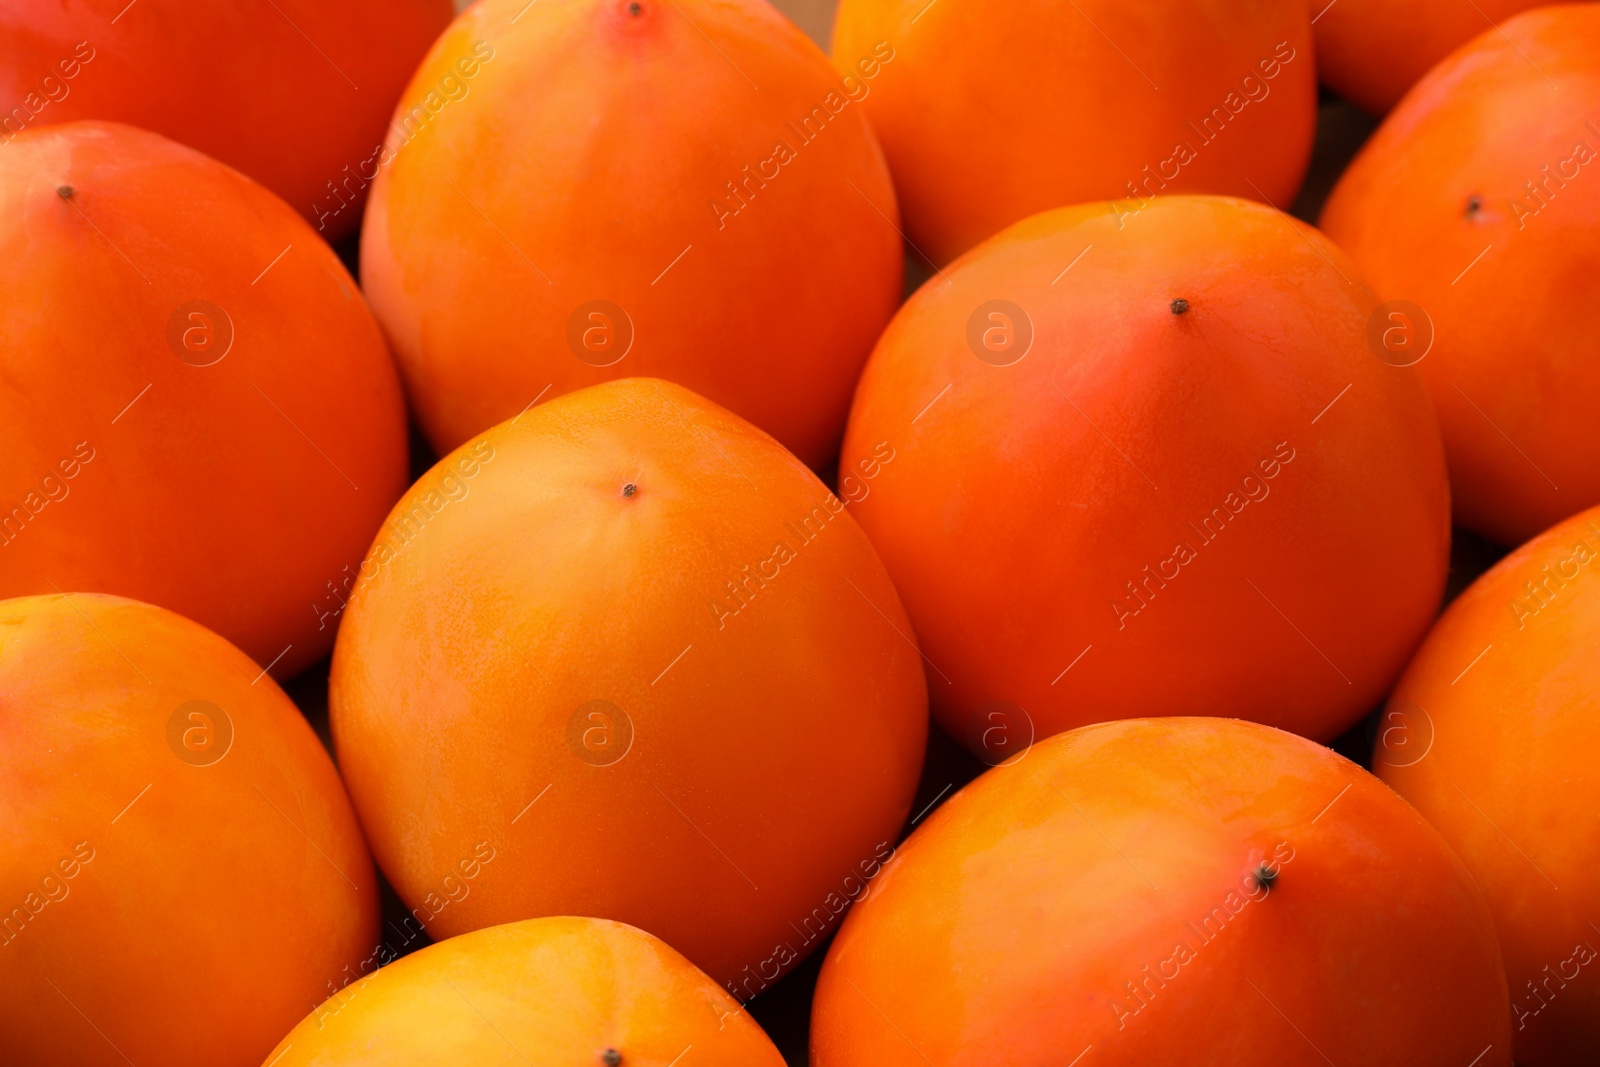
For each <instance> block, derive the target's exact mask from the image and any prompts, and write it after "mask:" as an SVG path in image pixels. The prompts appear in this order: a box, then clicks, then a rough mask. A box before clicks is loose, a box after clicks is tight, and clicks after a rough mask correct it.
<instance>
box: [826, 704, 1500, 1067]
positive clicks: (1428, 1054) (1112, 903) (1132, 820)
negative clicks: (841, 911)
mask: <svg viewBox="0 0 1600 1067" xmlns="http://www.w3.org/2000/svg"><path fill="white" fill-rule="evenodd" d="M1091 1050H1092V1051H1091ZM1085 1053H1087V1055H1085ZM811 1054H812V1062H814V1063H818V1064H827V1065H828V1067H901V1065H904V1067H914V1065H917V1064H928V1063H936V1064H957V1063H959V1064H963V1065H965V1067H1013V1065H1016V1064H1031V1063H1051V1064H1069V1063H1072V1062H1073V1061H1074V1058H1078V1059H1081V1060H1082V1061H1083V1062H1084V1063H1085V1064H1087V1063H1090V1062H1093V1063H1096V1064H1102V1065H1104V1067H1135V1065H1137V1067H1177V1065H1180V1064H1225V1063H1226V1064H1244V1063H1272V1064H1286V1065H1290V1064H1292V1065H1294V1067H1326V1065H1327V1064H1329V1063H1336V1064H1339V1065H1340V1067H1394V1065H1396V1064H1407V1065H1408V1067H1465V1065H1466V1064H1469V1063H1470V1064H1473V1065H1474V1067H1507V1065H1509V1064H1510V1063H1511V1049H1510V1013H1509V1012H1508V1011H1507V1009H1506V979H1505V975H1504V973H1503V972H1502V970H1501V964H1500V953H1499V950H1498V948H1497V946H1496V944H1495V934H1494V925H1493V922H1492V920H1491V919H1490V917H1489V910H1488V908H1487V906H1486V905H1485V903H1484V899H1483V893H1482V891H1481V890H1479V889H1478V887H1477V886H1476V885H1475V884H1474V883H1473V881H1472V877H1471V875H1469V874H1468V873H1467V870H1466V868H1465V867H1464V866H1463V865H1462V863H1461V861H1460V860H1459V859H1457V858H1456V857H1455V855H1454V854H1453V853H1452V852H1451V851H1450V849H1449V848H1448V847H1446V845H1445V843H1444V842H1443V841H1442V840H1440V838H1439V835H1438V833H1437V832H1435V831H1434V830H1433V828H1432V827H1430V826H1429V825H1428V824H1427V823H1426V822H1425V821H1424V820H1423V819H1422V818H1421V816H1419V815H1418V814H1417V813H1416V812H1415V811H1413V810H1412V809H1411V808H1410V807H1408V806H1406V805H1405V804H1404V803H1402V802H1401V801H1400V800H1399V799H1398V798H1397V797H1396V796H1395V795H1394V793H1392V792H1391V791H1389V790H1388V789H1385V788H1384V787H1383V785H1382V784H1381V783H1379V782H1378V781H1377V780H1376V779H1375V778H1373V777H1372V776H1371V775H1369V774H1368V773H1367V772H1365V771H1363V770H1362V769H1361V768H1360V767H1357V766H1356V765H1355V764H1353V763H1350V762H1349V761H1348V760H1345V759H1344V758H1342V757H1340V756H1337V755H1335V754H1334V753H1332V752H1330V751H1328V750H1327V749H1325V748H1322V747H1321V746H1320V745H1316V744H1313V743H1311V742H1309V741H1306V740H1303V739H1302V738H1298V737H1295V736H1293V735H1291V734H1286V733H1282V732H1280V731H1277V730H1272V729H1268V728H1266V727H1263V726H1256V725H1252V724H1249V723H1242V722H1237V721H1230V720H1222V719H1193V718H1180V719H1145V720H1136V721H1130V722H1119V723H1111V724H1108V725H1102V726H1092V727H1086V728H1084V729H1081V730H1076V731H1073V732H1072V733H1069V734H1064V735H1061V736H1058V737H1055V738H1052V739H1051V740H1049V741H1047V742H1045V743H1043V744H1041V745H1038V746H1035V747H1034V748H1033V749H1032V750H1031V751H1030V752H1029V753H1028V754H1027V755H1026V756H1025V757H1024V758H1023V759H1022V760H1021V761H1019V762H1018V763H1016V764H1014V765H1010V766H1005V767H999V768H996V769H994V770H991V771H989V772H988V773H986V774H985V775H983V777H981V778H979V779H978V780H977V781H976V782H974V783H973V784H971V785H969V786H967V787H966V788H965V789H963V790H962V791H961V792H960V793H958V794H956V795H955V796H954V797H952V798H951V799H950V800H949V802H947V803H946V804H945V805H944V806H943V807H942V808H940V809H939V810H938V811H937V812H935V813H934V814H933V815H932V816H931V817H929V819H928V821H927V822H926V823H924V824H923V825H922V826H921V827H919V828H918V829H917V830H916V832H915V833H913V834H912V835H911V837H910V838H909V839H908V840H907V841H906V842H905V843H904V844H903V845H902V846H901V847H900V851H899V853H898V854H897V855H896V856H895V858H894V859H893V860H891V861H890V862H889V863H888V864H887V865H886V866H885V867H884V870H883V873H881V874H880V875H879V876H878V881H877V884H876V885H875V886H874V888H873V890H872V893H871V894H870V895H869V896H868V897H867V898H866V899H864V900H862V901H860V902H859V903H857V904H856V906H855V908H854V909H853V910H852V911H851V913H850V915H849V917H848V918H847V919H846V920H845V922H844V925H843V928H842V929H841V930H840V932H839V936H838V937H837V938H836V939H835V940H834V943H833V945H832V947H831V948H830V949H829V951H828V958H827V961H826V962H825V963H824V964H823V967H822V975H821V978H820V980H819V981H818V984H817V991H816V999H815V1001H814V1005H813V1011H812V1023H811Z"/></svg>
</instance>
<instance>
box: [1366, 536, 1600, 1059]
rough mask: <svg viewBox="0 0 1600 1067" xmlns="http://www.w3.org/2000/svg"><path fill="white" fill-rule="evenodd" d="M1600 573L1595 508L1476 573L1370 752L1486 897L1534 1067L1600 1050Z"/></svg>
mask: <svg viewBox="0 0 1600 1067" xmlns="http://www.w3.org/2000/svg"><path fill="white" fill-rule="evenodd" d="M1597 570H1600V508H1592V509H1590V510H1589V511H1586V512H1583V513H1581V514H1578V515H1575V516H1573V517H1572V518H1570V519H1568V520H1567V521H1565V522H1562V523H1559V524H1557V525H1556V526H1554V527H1552V528H1551V529H1549V530H1547V531H1545V532H1544V533H1542V534H1540V535H1539V536H1537V537H1535V538H1534V539H1533V540H1531V541H1529V542H1528V543H1527V544H1525V545H1523V546H1522V547H1520V548H1518V549H1517V550H1516V551H1514V552H1513V553H1511V554H1510V555H1509V556H1507V557H1506V558H1505V559H1503V560H1501V561H1500V562H1499V563H1498V564H1496V565H1495V566H1494V567H1493V568H1492V569H1491V570H1490V571H1489V572H1488V573H1486V574H1484V575H1483V576H1482V577H1481V578H1479V579H1478V580H1477V581H1476V582H1474V583H1473V584H1472V585H1471V586H1470V587H1469V588H1468V589H1467V591H1466V592H1464V593H1463V594H1462V595H1461V596H1460V597H1458V598H1457V599H1456V600H1455V601H1454V602H1453V603H1452V604H1451V605H1450V607H1449V608H1448V609H1447V610H1446V611H1445V613H1444V615H1443V617H1442V618H1440V620H1439V622H1438V623H1437V624H1436V625H1435V626H1434V628H1433V631H1432V632H1431V633H1430V634H1429V635H1428V638H1427V640H1426V641H1424V642H1423V644H1422V647H1421V648H1420V649H1419V650H1418V652H1417V656H1416V659H1415V660H1413V661H1412V664H1411V666H1410V667H1409V668H1408V669H1407V670H1406V673H1405V676H1404V677H1403V678H1402V679H1401V681H1400V684H1399V686H1398V687H1396V689H1395V692H1394V695H1393V696H1392V697H1391V698H1390V701H1389V705H1388V708H1387V710H1386V713H1385V716H1384V719H1383V720H1382V723H1381V728H1380V733H1379V735H1378V741H1379V743H1378V744H1377V746H1376V752H1375V756H1374V768H1375V769H1376V771H1377V773H1378V774H1379V776H1381V777H1382V778H1383V780H1384V781H1385V782H1387V783H1389V784H1390V785H1391V786H1393V787H1394V788H1395V789H1396V790H1398V791H1399V793H1400V795H1401V796H1403V797H1405V798H1406V799H1407V800H1409V801H1410V802H1411V803H1412V804H1414V805H1415V806H1416V807H1417V809H1418V810H1419V811H1421V812H1422V814H1423V815H1424V816H1425V817H1426V818H1427V819H1428V820H1429V821H1430V822H1432V823H1433V825H1434V826H1436V827H1437V828H1438V830H1439V832H1440V833H1441V834H1443V835H1444V838H1445V840H1446V841H1448V842H1449V843H1450V845H1451V847H1452V848H1454V849H1455V851H1456V853H1457V855H1459V856H1460V857H1461V858H1462V860H1463V861H1464V862H1465V863H1466V865H1467V867H1468V868H1469V869H1470V870H1471V871H1472V875H1473V877H1474V878H1476V879H1477V881H1478V884H1479V885H1481V886H1483V889H1484V893H1485V894H1486V895H1487V896H1488V899H1489V907H1490V910H1491V911H1492V912H1493V913H1494V917H1495V925H1496V927H1497V928H1498V930H1499V935H1500V945H1501V949H1502V951H1503V952H1504V954H1505V960H1506V974H1507V978H1508V980H1509V983H1510V987H1511V1003H1512V1014H1513V1020H1514V1022H1513V1037H1514V1040H1515V1042H1516V1055H1517V1063H1519V1064H1522V1065H1523V1067H1557V1065H1565V1064H1575V1063H1591V1062H1594V1061H1595V1059H1596V1057H1597V1056H1600V984H1597V983H1596V982H1595V981H1594V980H1593V976H1592V975H1591V974H1590V973H1589V972H1590V971H1591V970H1593V969H1594V968H1595V966H1596V949H1597V948H1600V934H1597V933H1596V932H1595V930H1594V929H1593V927H1591V926H1590V925H1589V924H1590V922H1592V921H1593V919H1594V917H1595V915H1596V913H1597V912H1600V874H1597V873H1596V872H1597V871H1600V816H1597V815H1596V812H1600V778H1597V776H1596V775H1595V773H1594V769H1593V765H1592V764H1593V756H1594V753H1595V752H1596V750H1597V749H1600V716H1597V712H1600V579H1597V578H1596V571H1597ZM1529 583H1532V585H1531V586H1530V585H1529ZM1546 968H1548V970H1547V969H1546ZM1575 971H1576V972H1579V973H1576V974H1575V973H1573V972H1575ZM1552 975H1554V978H1553V979H1552V977H1551V976H1552ZM1547 983H1548V984H1547ZM1535 987H1536V988H1537V990H1538V992H1535V991H1534V989H1535Z"/></svg>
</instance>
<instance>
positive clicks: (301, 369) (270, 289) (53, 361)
mask: <svg viewBox="0 0 1600 1067" xmlns="http://www.w3.org/2000/svg"><path fill="white" fill-rule="evenodd" d="M129 17H130V18H131V17H132V16H131V15H129ZM0 203H3V204H4V211H3V212H0V249H3V250H4V251H3V253H0V294H3V295H0V307H3V308H4V310H5V314H4V315H3V316H0V596H21V595H24V594H33V593H51V592H58V593H59V592H73V591H77V590H86V591H94V592H107V593H116V594H119V595H123V596H130V597H134V598H136V599H139V600H144V601H148V602H151V603H156V604H160V605H161V606H163V607H167V608H171V609H173V610H174V611H177V612H179V613H180V614H183V615H185V616H187V617H189V618H192V619H194V620H196V621H197V622H200V623H201V624H203V625H205V626H207V627H209V628H211V629H213V630H216V631H217V632H218V633H220V634H222V635H223V636H224V637H226V638H228V639H229V640H230V641H232V642H233V643H234V644H236V645H238V646H239V647H240V648H242V649H243V650H244V651H245V652H246V653H247V654H249V655H250V656H251V658H253V659H255V660H256V661H257V662H258V663H261V664H263V665H270V666H271V667H272V669H273V670H274V672H276V673H277V674H278V676H280V677H287V676H288V675H291V674H293V673H295V672H296V671H298V670H299V669H300V668H302V667H304V666H305V665H306V664H308V663H311V662H314V661H315V660H317V659H319V658H320V657H322V656H323V655H325V654H326V653H327V651H328V649H329V648H330V647H332V644H333V632H334V628H335V626H336V625H337V622H338V618H339V614H340V612H341V610H342V608H343V604H344V598H345V597H347V596H348V595H349V594H348V590H349V589H350V587H351V586H353V585H354V584H355V574H356V569H357V568H358V567H359V565H360V562H361V553H362V550H363V549H364V548H365V547H366V545H367V544H368V543H370V541H371V539H372V534H373V531H375V530H376V529H377V528H378V525H379V523H381V522H382V521H383V517H384V515H385V514H386V513H387V512H388V509H389V507H390V506H391V505H392V504H393V503H394V501H395V499H396V498H397V497H398V496H399V495H400V493H401V491H402V490H403V489H404V487H405V481H406V463H407V456H406V429H405V410H404V406H403V403H402V398H401V393H400V383H399V380H398V377H397V375H396V374H395V370H394V365H393V363H392V362H391V361H390V358H389V354H388V351H387V349H386V347H385V345H384V341H383V336H382V334H381V333H380V332H379V330H378V326H377V323H376V322H374V321H373V318H372V315H371V313H370V312H368V310H367V308H366V305H365V304H364V303H363V301H362V299H361V293H360V291H359V290H358V289H357V288H356V286H355V283H354V281H352V280H351V278H350V275H349V274H348V273H347V272H346V271H345V269H344V267H343V266H342V265H341V264H340V263H339V260H338V258H337V257H336V256H335V255H334V254H333V252H332V250H331V249H329V248H328V246H327V245H326V244H324V243H323V242H322V241H320V240H318V239H316V237H315V235H314V234H313V233H312V231H311V229H310V228H309V227H308V226H307V225H306V223H305V222H304V221H303V220H302V219H300V218H298V217H297V216H296V215H295V214H294V212H293V211H291V210H290V209H289V207H288V206H287V205H285V204H284V203H283V202H282V201H281V200H279V199H278V198H277V197H275V196H273V195H272V194H271V193H269V192H267V191H266V190H265V189H263V188H261V187H260V186H259V185H257V184H255V183H254V182H252V181H250V180H249V179H248V178H246V177H244V176H243V175H241V174H239V173H238V172H236V171H234V170H231V169H230V168H228V167H225V166H223V165H222V164H220V163H218V162H216V161H215V160H211V159H207V158H206V157H205V156H202V155H200V154H199V153H198V152H195V151H194V150H192V149H189V148H185V147H183V146H181V145H178V144H175V143H173V142H172V141H169V140H167V139H165V138H163V137H160V136H158V135H156V134H153V133H147V132H145V131H142V130H136V129H134V128H132V127H130V126H121V125H117V124H115V123H101V122H75V123H68V124H65V125H61V126H50V127H46V128H44V129H41V130H37V131H34V130H29V131H27V132H25V133H23V134H22V135H21V136H19V137H17V138H16V139H15V140H14V141H12V142H11V143H10V144H9V145H7V146H6V147H5V149H4V150H3V151H0Z"/></svg>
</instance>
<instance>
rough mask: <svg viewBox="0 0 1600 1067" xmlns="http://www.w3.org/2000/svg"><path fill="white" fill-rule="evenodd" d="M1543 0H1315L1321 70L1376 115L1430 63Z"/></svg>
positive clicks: (1326, 79)
mask: <svg viewBox="0 0 1600 1067" xmlns="http://www.w3.org/2000/svg"><path fill="white" fill-rule="evenodd" d="M1538 5H1539V0H1407V2H1406V3H1403V4H1396V3H1392V2H1389V0H1335V2H1331V3H1330V2H1329V0H1311V10H1312V11H1313V12H1314V14H1313V16H1312V19H1311V28H1312V31H1313V37H1314V39H1315V41H1316V46H1317V77H1318V78H1320V79H1321V80H1322V83H1323V84H1324V85H1326V86H1328V88H1330V89H1332V90H1333V91H1334V92H1336V93H1338V94H1339V95H1340V96H1343V97H1345V98H1346V99H1348V100H1350V101H1351V102H1352V103H1354V104H1356V105H1357V106H1358V107H1361V108H1363V109H1365V110H1366V111H1369V112H1371V113H1372V114H1374V115H1382V114H1384V113H1385V112H1387V111H1388V110H1389V109H1390V108H1392V107H1394V105H1395V104H1397V103H1398V102H1399V101H1400V98H1401V97H1402V96H1404V95H1405V94H1406V90H1408V89H1410V88H1411V87H1412V86H1413V85H1415V84H1416V83H1417V81H1418V79H1420V78H1421V77H1422V76H1423V75H1424V74H1426V73H1427V72H1428V68H1430V67H1432V66H1433V65H1434V64H1435V63H1437V62H1439V61H1440V60H1441V59H1443V58H1444V57H1445V56H1447V55H1449V54H1450V53H1451V52H1453V51H1455V50H1456V49H1457V48H1458V47H1460V46H1461V45H1464V44H1466V43H1467V42H1468V41H1470V40H1472V39H1473V38H1474V37H1476V36H1478V35H1479V34H1480V33H1484V32H1487V31H1489V30H1490V29H1491V28H1492V27H1493V26H1494V25H1495V24H1496V23H1499V22H1502V21H1504V20H1505V19H1507V18H1510V17H1511V16H1512V15H1515V14H1517V13H1519V12H1522V11H1526V10H1527V9H1528V8H1530V7H1537V6H1538Z"/></svg>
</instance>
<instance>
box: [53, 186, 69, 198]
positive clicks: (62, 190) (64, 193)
mask: <svg viewBox="0 0 1600 1067" xmlns="http://www.w3.org/2000/svg"><path fill="white" fill-rule="evenodd" d="M56 195H57V196H59V197H60V198H61V199H63V200H71V199H72V186H70V185H58V186H56Z"/></svg>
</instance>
